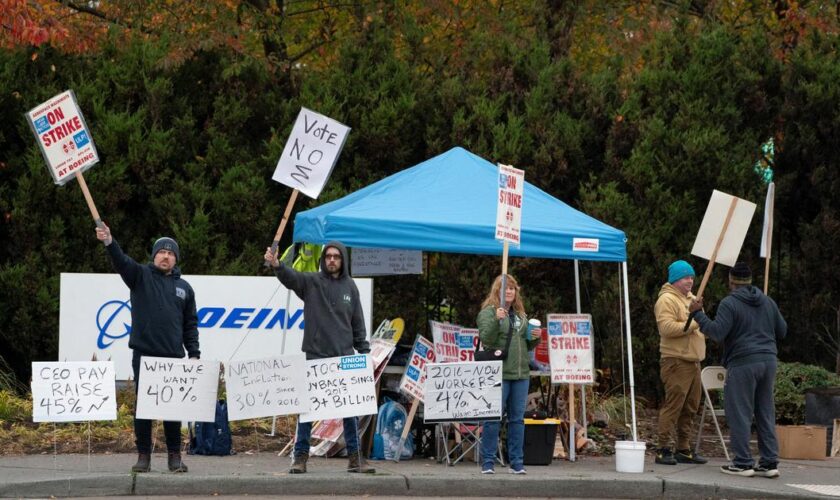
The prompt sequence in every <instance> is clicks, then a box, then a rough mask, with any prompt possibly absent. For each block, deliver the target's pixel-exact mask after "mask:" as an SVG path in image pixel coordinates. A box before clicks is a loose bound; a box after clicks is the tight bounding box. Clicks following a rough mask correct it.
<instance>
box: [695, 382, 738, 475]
mask: <svg viewBox="0 0 840 500" xmlns="http://www.w3.org/2000/svg"><path fill="white" fill-rule="evenodd" d="M725 382H726V368H724V367H722V366H707V367H706V368H703V371H701V372H700V383H701V385H702V386H703V395H704V397H705V401H704V403H703V413H702V414H701V415H700V427H699V428H698V429H697V443H695V445H694V452H695V453H698V452H699V451H700V438H701V437H702V435H703V424H705V423H706V410H708V411H709V413H710V414H711V415H712V421H713V422H714V424H715V429H716V430H717V435H718V437H719V438H720V445H721V446H722V447H723V454H724V455H726V460H727V461H728V460H729V451H728V450H727V449H726V441H724V439H723V433H722V432H720V425H718V420H717V418H718V417H725V416H726V412H725V410H723V409H715V406H714V405H713V404H712V398H711V396H709V391H714V390H718V391H720V390H723V386H724V383H725Z"/></svg>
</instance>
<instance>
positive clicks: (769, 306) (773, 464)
mask: <svg viewBox="0 0 840 500" xmlns="http://www.w3.org/2000/svg"><path fill="white" fill-rule="evenodd" d="M729 289H730V294H729V295H728V296H727V297H725V298H724V299H723V300H722V301H721V302H720V305H719V306H718V310H717V316H716V317H715V320H714V321H712V320H711V319H709V317H708V316H706V314H705V313H704V312H703V310H702V307H703V298H702V297H700V298H698V299H697V300H696V301H694V302H692V303H691V305H690V306H689V310H690V311H691V312H692V313H694V312H696V315H695V316H694V319H695V321H697V323H699V324H700V329H701V330H702V331H703V333H704V334H706V336H707V337H708V338H710V339H712V340H714V341H716V342H718V343H721V342H722V343H723V348H724V354H723V365H724V366H725V367H726V383H725V384H726V387H725V388H724V391H723V394H724V407H725V409H726V420H727V422H728V423H729V431H730V433H729V434H730V441H731V445H732V451H733V453H734V459H733V461H732V464H731V465H724V466H722V467H721V468H720V469H721V472H723V473H724V474H733V475H737V476H747V477H749V476H761V477H770V478H775V477H779V469H778V463H779V443H778V441H777V439H776V427H775V426H776V407H775V404H774V401H773V386H774V383H775V379H776V354H777V353H778V350H777V348H776V342H778V341H779V340H781V339H783V338H785V335H787V323H786V322H785V320H784V318H783V317H782V314H781V313H780V312H779V307H778V306H777V305H776V303H775V302H774V301H773V299H771V298H770V297H768V296H766V295H764V294H763V293H762V292H761V290H759V289H758V288H757V287H755V286H753V285H752V273H751V271H750V268H749V266H747V264H745V263H743V262H738V263H736V264H735V266H734V267H733V268H732V269H731V270H730V271H729ZM753 415H755V424H756V430H757V433H758V451H759V452H760V453H761V459H760V460H759V462H758V466H757V467H756V466H755V461H754V460H753V458H752V454H751V453H750V423H751V422H752V419H753Z"/></svg>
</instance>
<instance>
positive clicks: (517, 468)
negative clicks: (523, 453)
mask: <svg viewBox="0 0 840 500" xmlns="http://www.w3.org/2000/svg"><path fill="white" fill-rule="evenodd" d="M508 472H510V473H511V474H527V473H528V472H527V471H526V470H525V467H522V466H521V465H516V466H513V467H511V468H510V469H508Z"/></svg>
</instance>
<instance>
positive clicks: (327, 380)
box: [300, 354, 378, 422]
mask: <svg viewBox="0 0 840 500" xmlns="http://www.w3.org/2000/svg"><path fill="white" fill-rule="evenodd" d="M306 364H307V369H306V381H307V385H308V391H309V400H310V402H311V406H310V410H309V412H307V413H302V414H301V415H300V421H301V422H313V421H315V420H327V419H331V418H345V417H356V416H360V415H373V414H374V413H376V412H377V411H378V407H377V404H376V386H375V383H374V378H373V362H372V360H371V358H370V356H368V355H365V354H354V355H351V356H338V357H335V358H325V359H311V360H308V361H307V362H306Z"/></svg>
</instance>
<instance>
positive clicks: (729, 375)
mask: <svg viewBox="0 0 840 500" xmlns="http://www.w3.org/2000/svg"><path fill="white" fill-rule="evenodd" d="M775 381H776V360H775V359H773V360H770V361H759V362H755V363H749V364H746V365H741V366H733V367H729V368H727V370H726V382H725V387H724V389H723V403H724V408H725V409H726V422H727V424H728V425H729V440H730V448H731V450H732V454H733V455H734V456H733V458H732V464H733V465H736V466H738V467H745V468H751V467H753V466H754V465H755V460H754V459H753V457H752V453H751V452H750V423H752V419H753V417H755V428H756V434H758V451H759V453H760V454H761V459H760V460H759V462H758V464H759V465H760V466H762V467H767V468H768V469H774V468H776V466H777V464H778V463H779V442H778V441H777V440H776V406H775V402H774V400H773V386H774V384H775Z"/></svg>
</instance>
